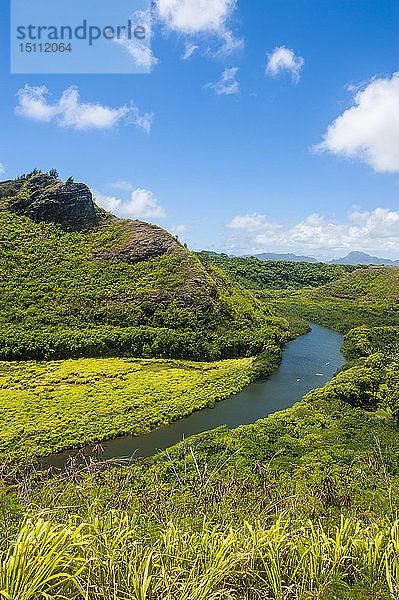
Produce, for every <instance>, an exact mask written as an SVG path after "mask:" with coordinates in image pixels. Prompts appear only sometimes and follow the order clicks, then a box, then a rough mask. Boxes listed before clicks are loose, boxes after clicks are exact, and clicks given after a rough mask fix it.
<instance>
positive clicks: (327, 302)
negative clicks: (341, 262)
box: [257, 267, 399, 333]
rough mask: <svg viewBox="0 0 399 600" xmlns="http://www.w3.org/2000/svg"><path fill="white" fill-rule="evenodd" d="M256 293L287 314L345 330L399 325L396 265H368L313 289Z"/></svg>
mask: <svg viewBox="0 0 399 600" xmlns="http://www.w3.org/2000/svg"><path fill="white" fill-rule="evenodd" d="M257 296H258V297H259V298H263V299H264V300H265V301H267V302H268V303H270V302H272V301H273V298H274V300H275V302H276V306H278V308H279V309H280V310H281V311H282V312H283V313H284V314H285V316H287V317H288V318H289V317H290V315H295V316H298V315H300V316H301V317H302V318H304V319H309V320H310V321H313V322H314V323H318V324H320V325H324V326H325V327H330V328H331V329H335V330H336V331H339V332H341V333H347V332H348V331H350V330H351V329H353V328H355V327H360V326H362V325H366V326H368V327H375V326H379V327H384V326H387V325H390V326H392V325H399V305H398V298H399V268H398V267H368V268H362V269H356V270H355V271H354V272H353V273H350V274H348V275H346V276H345V277H343V278H341V279H338V280H337V281H334V282H331V283H329V284H328V285H325V286H322V287H320V288H316V289H306V290H301V291H294V292H291V293H288V292H286V291H284V290H283V291H281V292H277V291H276V292H273V293H267V292H258V293H257Z"/></svg>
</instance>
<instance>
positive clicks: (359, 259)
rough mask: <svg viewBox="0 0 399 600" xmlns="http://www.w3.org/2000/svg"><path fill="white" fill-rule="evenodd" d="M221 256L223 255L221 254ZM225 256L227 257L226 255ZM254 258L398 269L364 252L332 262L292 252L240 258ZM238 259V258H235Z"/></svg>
mask: <svg viewBox="0 0 399 600" xmlns="http://www.w3.org/2000/svg"><path fill="white" fill-rule="evenodd" d="M203 252H205V253H206V254H210V255H211V256H220V255H218V253H217V252H213V251H211V250H203ZM222 254H223V253H222ZM226 256H227V255H226ZM228 256H229V257H230V258H234V255H233V254H229V255H228ZM251 256H254V257H255V258H258V259H259V260H264V261H267V260H288V261H291V262H309V263H317V262H323V263H325V264H328V265H387V266H390V267H399V260H391V259H390V258H380V257H378V256H371V255H370V254H366V253H365V252H355V251H353V252H349V254H347V255H346V256H343V257H342V258H334V259H333V260H328V261H326V260H322V259H317V258H314V257H313V256H298V255H297V254H293V253H292V252H288V253H286V254H279V253H276V252H262V253H260V254H244V256H242V257H241V258H250V257H251ZM236 258H240V257H236Z"/></svg>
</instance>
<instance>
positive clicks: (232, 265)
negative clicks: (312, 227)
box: [198, 252, 356, 290]
mask: <svg viewBox="0 0 399 600" xmlns="http://www.w3.org/2000/svg"><path fill="white" fill-rule="evenodd" d="M259 256H263V255H259ZM276 256H277V255H276ZM198 257H199V258H200V260H201V262H202V263H203V264H209V265H213V266H215V267H218V268H219V269H222V270H223V271H224V272H225V273H227V274H228V275H230V277H233V279H235V281H237V282H238V283H240V284H241V285H243V286H245V287H247V288H249V289H252V290H270V289H271V290H274V289H300V288H303V287H317V286H320V285H323V284H326V283H329V282H330V281H334V280H335V279H339V278H341V277H342V276H343V275H345V274H346V273H348V272H351V271H353V270H354V269H355V268H356V267H353V266H351V265H329V264H326V263H321V262H316V261H315V262H313V263H310V262H305V261H292V260H264V259H262V258H258V257H257V256H248V257H242V256H235V257H231V256H227V254H210V253H208V252H199V253H198Z"/></svg>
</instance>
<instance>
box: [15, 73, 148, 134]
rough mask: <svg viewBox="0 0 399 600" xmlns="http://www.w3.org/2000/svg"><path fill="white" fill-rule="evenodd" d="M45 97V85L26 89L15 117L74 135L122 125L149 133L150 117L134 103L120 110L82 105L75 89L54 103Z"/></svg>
mask: <svg viewBox="0 0 399 600" xmlns="http://www.w3.org/2000/svg"><path fill="white" fill-rule="evenodd" d="M48 93H49V92H48V89H47V88H46V87H45V86H44V85H42V86H30V85H28V84H27V85H25V87H23V88H21V89H20V90H19V91H18V93H17V96H18V100H19V102H18V105H17V107H16V108H15V112H16V114H17V115H19V116H21V117H25V118H26V119H32V120H33V121H40V122H44V123H50V122H54V123H56V124H57V125H58V126H59V127H63V128H70V129H75V130H77V131H85V130H88V129H97V130H111V129H112V128H114V127H116V126H117V125H118V124H120V123H122V122H124V123H127V124H134V125H135V126H136V127H137V128H139V129H143V130H144V131H146V132H147V133H149V131H150V129H151V124H152V120H153V115H152V113H143V114H140V113H139V110H138V108H137V107H136V106H135V104H134V103H133V102H130V104H129V105H128V106H121V107H119V108H110V107H108V106H103V105H101V104H98V103H96V104H94V103H87V102H81V101H80V99H79V90H78V88H77V87H76V86H71V87H69V88H67V89H66V90H65V91H64V92H62V94H61V97H60V98H59V100H57V101H56V102H53V103H51V102H49V100H48V98H47V96H48Z"/></svg>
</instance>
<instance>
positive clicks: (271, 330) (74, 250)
mask: <svg viewBox="0 0 399 600" xmlns="http://www.w3.org/2000/svg"><path fill="white" fill-rule="evenodd" d="M0 228H1V229H0V230H1V237H0V249H1V253H0V358H3V359H10V358H12V359H15V358H19V359H30V358H35V359H37V358H67V357H81V356H88V357H93V356H115V355H128V356H144V357H169V356H173V357H179V358H189V359H205V360H208V359H220V358H227V357H229V358H230V357H237V356H245V355H248V356H249V355H254V354H256V353H258V352H260V351H261V350H262V348H263V346H264V345H265V343H267V342H268V341H269V340H274V341H275V340H276V339H277V338H278V337H279V336H280V335H281V334H282V333H283V331H284V330H285V329H286V328H287V325H286V323H285V322H284V320H283V319H281V317H279V316H277V313H276V311H274V310H272V309H271V308H270V307H265V306H264V305H261V303H260V302H259V301H258V300H256V299H255V298H254V296H253V295H252V294H251V293H249V292H248V291H246V290H244V289H243V288H241V287H240V286H239V285H237V284H235V283H233V282H232V281H231V280H230V278H229V277H228V276H226V275H225V274H223V273H222V272H221V271H220V270H219V269H217V268H215V267H213V266H212V265H210V264H202V262H201V261H200V260H199V258H198V257H197V256H196V255H195V254H193V253H191V252H189V251H188V250H186V249H185V248H184V247H183V246H182V245H181V244H180V243H179V242H178V241H177V240H176V239H175V238H174V237H173V236H171V235H170V234H169V233H167V232H166V231H164V230H163V229H161V228H160V227H157V226H155V225H150V224H148V223H144V222H141V221H131V220H127V219H119V218H117V217H115V216H113V215H111V214H109V213H106V212H105V211H104V210H103V209H100V208H98V207H97V206H96V205H95V203H94V201H93V198H92V195H91V192H90V190H89V188H88V187H87V186H86V185H84V184H81V183H73V182H71V181H68V182H66V183H62V182H60V181H58V180H56V179H55V178H54V177H51V176H50V175H47V174H43V173H36V174H33V175H31V176H29V177H26V178H21V179H19V180H16V181H11V182H5V183H3V184H0Z"/></svg>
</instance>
